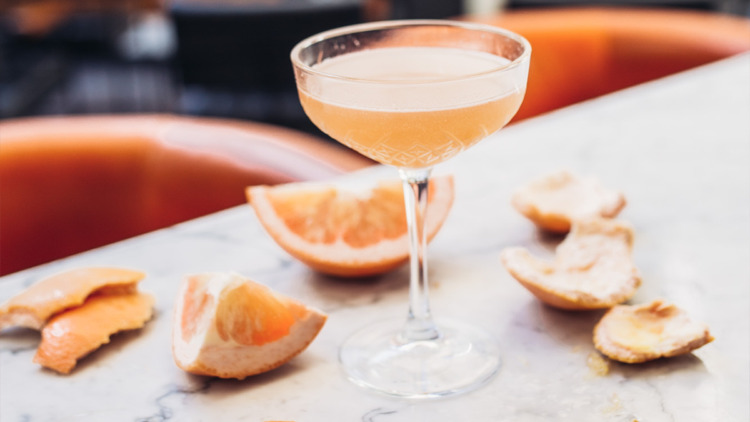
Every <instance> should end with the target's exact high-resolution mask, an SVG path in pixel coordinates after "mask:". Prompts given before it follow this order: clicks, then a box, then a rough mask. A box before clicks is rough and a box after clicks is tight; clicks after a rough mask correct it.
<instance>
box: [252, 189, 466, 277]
mask: <svg viewBox="0 0 750 422" xmlns="http://www.w3.org/2000/svg"><path fill="white" fill-rule="evenodd" d="M402 189H403V188H402V185H401V182H400V181H398V180H392V181H385V182H380V183H379V184H378V185H377V186H375V187H372V188H360V189H354V190H352V189H344V188H343V187H341V186H337V185H333V184H325V183H291V184H286V185H279V186H274V187H269V186H255V187H249V188H248V189H247V191H246V193H247V198H248V201H249V202H250V204H251V205H252V207H253V209H254V210H255V212H256V214H257V216H258V219H259V221H260V222H261V224H262V225H263V227H264V228H265V229H266V231H267V232H268V234H269V235H270V236H271V237H272V238H273V239H274V241H276V242H277V243H278V244H279V245H280V246H281V247H282V248H283V249H284V250H286V251H287V252H288V253H289V254H290V255H292V256H294V257H295V258H297V259H299V260H300V261H302V262H304V263H305V264H307V265H309V266H310V267H312V268H314V269H316V270H318V271H321V272H324V273H328V274H333V275H338V276H366V275H374V274H380V273H383V272H386V271H389V270H391V269H393V268H395V267H397V266H399V265H401V264H403V263H404V262H406V260H407V259H408V256H409V245H408V240H407V226H406V213H405V210H404V194H403V190H402ZM453 197H454V189H453V178H452V177H451V176H443V177H436V178H433V180H432V181H431V182H430V187H429V191H428V212H427V220H426V225H425V226H426V227H425V229H426V234H427V238H428V240H431V239H432V238H433V237H434V236H435V235H436V234H437V232H438V231H439V230H440V227H441V226H442V224H443V222H444V221H445V219H446V218H447V216H448V212H449V211H450V208H451V206H452V204H453Z"/></svg>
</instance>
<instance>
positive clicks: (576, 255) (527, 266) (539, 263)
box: [501, 218, 641, 310]
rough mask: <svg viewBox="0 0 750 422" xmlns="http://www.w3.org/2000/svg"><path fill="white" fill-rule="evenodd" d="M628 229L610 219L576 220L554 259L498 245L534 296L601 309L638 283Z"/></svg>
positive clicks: (622, 297)
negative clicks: (548, 259) (540, 257)
mask: <svg viewBox="0 0 750 422" xmlns="http://www.w3.org/2000/svg"><path fill="white" fill-rule="evenodd" d="M632 244H633V230H632V228H631V227H630V225H629V224H627V223H625V222H622V221H617V220H610V219H601V218H595V219H589V220H583V221H578V222H576V223H575V224H574V225H573V229H572V230H571V232H570V233H569V234H568V236H567V237H566V238H565V240H564V241H563V242H562V243H561V244H560V245H559V246H558V247H557V250H556V253H555V258H554V261H552V262H547V261H543V260H540V259H538V258H536V257H534V256H533V255H531V254H530V253H529V251H528V250H526V249H524V248H521V247H512V248H507V249H504V250H503V251H502V253H501V260H502V262H503V265H504V266H505V268H506V269H507V270H508V272H509V273H510V274H511V275H512V276H513V277H514V278H515V279H516V280H518V281H519V282H520V283H521V284H522V285H523V286H524V287H526V289H528V290H529V291H530V292H531V293H533V294H534V295H535V296H536V297H537V298H539V300H541V301H543V302H545V303H547V304H548V305H551V306H554V307H557V308H562V309H570V310H584V309H603V308H609V307H612V306H614V305H616V304H618V303H621V302H624V301H625V300H627V299H629V298H630V297H631V296H632V295H633V294H634V293H635V291H636V289H637V288H638V287H639V286H640V284H641V278H640V275H639V272H638V270H637V268H636V267H635V266H634V265H633V262H632V259H631V249H632Z"/></svg>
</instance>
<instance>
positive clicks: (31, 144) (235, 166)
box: [0, 116, 372, 274]
mask: <svg viewBox="0 0 750 422" xmlns="http://www.w3.org/2000/svg"><path fill="white" fill-rule="evenodd" d="M371 164H372V162H371V161H369V160H367V159H365V158H363V157H362V156H360V155H358V154H356V153H354V152H352V151H349V150H347V149H345V148H343V147H340V146H338V145H337V144H335V143H332V142H329V141H326V140H323V139H320V138H317V137H314V136H311V135H307V134H304V133H300V132H297V131H292V130H289V129H284V128H280V127H274V126H269V125H262V124H255V123H246V122H235V121H228V120H219V119H195V118H183V117H176V116H94V117H59V118H27V119H17V120H6V121H3V122H0V274H7V273H11V272H15V271H18V270H21V269H24V268H28V267H30V266H33V265H37V264H41V263H44V262H48V261H51V260H53V259H57V258H61V257H65V256H68V255H71V254H74V253H77V252H81V251H85V250H88V249H91V248H94V247H98V246H102V245H105V244H108V243H112V242H115V241H118V240H122V239H125V238H128V237H132V236H135V235H138V234H142V233H146V232H149V231H152V230H156V229H159V228H162V227H166V226H169V225H172V224H176V223H179V222H182V221H185V220H188V219H192V218H195V217H198V216H201V215H205V214H208V213H211V212H215V211H218V210H221V209H225V208H228V207H231V206H234V205H239V204H242V203H244V202H245V196H244V188H245V186H248V185H255V184H276V183H285V182H291V181H299V180H316V179H326V178H330V177H332V176H336V175H339V174H342V173H345V172H349V171H352V170H356V169H359V168H363V167H366V166H369V165H371Z"/></svg>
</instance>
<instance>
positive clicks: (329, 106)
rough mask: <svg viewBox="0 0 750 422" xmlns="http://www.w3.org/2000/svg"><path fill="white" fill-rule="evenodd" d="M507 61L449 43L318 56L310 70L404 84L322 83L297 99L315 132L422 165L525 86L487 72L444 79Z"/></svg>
mask: <svg viewBox="0 0 750 422" xmlns="http://www.w3.org/2000/svg"><path fill="white" fill-rule="evenodd" d="M507 63H508V60H507V59H504V58H501V57H497V56H494V55H490V54H486V53H478V52H472V51H466V50H461V49H455V48H436V47H398V48H382V49H373V50H366V51H363V52H357V53H352V54H347V55H343V56H339V57H336V58H333V59H330V60H328V61H325V62H323V63H321V64H320V65H318V66H316V70H318V71H320V72H326V73H331V74H336V75H345V76H346V77H349V78H356V79H363V80H372V79H377V80H380V81H395V82H402V83H403V85H405V86H399V87H398V88H396V89H394V88H393V87H388V86H382V85H379V84H377V83H374V84H372V85H371V86H365V87H359V88H353V87H351V86H349V85H348V84H343V85H342V86H337V85H336V84H329V86H328V87H325V86H322V84H321V86H318V87H316V88H319V92H318V93H317V94H311V93H308V92H307V91H306V90H305V89H304V87H300V100H301V102H302V106H303V107H304V109H305V113H307V115H308V117H310V119H311V120H312V121H313V122H314V123H315V124H316V125H317V126H318V127H319V128H320V129H321V130H323V131H324V132H325V133H327V134H328V135H330V136H331V137H332V138H334V139H336V140H337V141H339V142H341V143H342V144H345V145H347V146H349V147H350V148H353V149H355V150H357V151H359V152H360V153H362V154H363V155H366V156H368V157H370V158H372V159H374V160H376V161H378V162H380V163H383V164H390V165H393V166H397V167H408V168H422V167H428V166H432V165H434V164H437V163H440V162H442V161H445V160H447V159H449V158H451V157H453V156H454V155H456V154H458V153H459V152H461V151H463V150H464V149H466V148H468V147H470V146H472V145H474V144H475V143H477V142H479V141H480V140H482V139H484V138H486V137H487V136H488V135H489V134H491V133H493V132H495V131H497V130H498V129H500V128H501V127H503V126H505V125H506V124H507V123H508V121H509V120H510V119H511V118H512V117H513V115H514V114H515V113H516V111H517V110H518V107H519V106H520V104H521V101H522V99H523V93H524V90H523V88H524V87H522V86H521V87H518V89H514V88H515V87H512V86H511V87H508V88H505V89H503V87H501V89H498V81H497V80H496V78H490V77H485V78H477V79H476V80H474V81H471V82H466V81H462V82H461V83H459V84H454V83H451V82H450V79H451V78H456V77H460V76H461V75H467V74H476V73H482V72H487V71H491V70H492V69H493V68H497V67H498V66H503V65H505V64H507ZM428 85H429V86H428ZM427 91H431V92H427ZM424 94H427V95H424ZM488 94H490V95H488ZM477 98H479V101H478V100H477Z"/></svg>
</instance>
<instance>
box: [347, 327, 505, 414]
mask: <svg viewBox="0 0 750 422" xmlns="http://www.w3.org/2000/svg"><path fill="white" fill-rule="evenodd" d="M437 326H438V330H439V333H440V335H439V336H438V338H437V339H435V340H417V341H406V340H405V339H404V337H403V335H402V334H403V328H404V320H388V321H381V322H377V323H375V324H372V325H369V326H366V327H364V328H363V329H361V330H359V331H357V332H355V333H354V334H353V335H352V336H351V337H349V338H348V339H347V340H346V341H345V342H344V344H343V345H342V346H341V349H340V352H339V359H340V360H341V363H342V365H343V366H344V370H345V371H346V373H347V375H348V377H349V379H350V380H351V381H352V382H354V383H355V384H357V385H360V386H362V387H365V388H369V389H372V390H375V391H378V392H380V393H383V394H387V395H390V396H397V397H403V398H415V399H416V398H438V397H446V396H451V395H456V394H461V393H465V392H468V391H471V390H474V389H476V388H478V387H481V386H482V385H484V384H486V383H487V382H488V381H489V380H490V379H492V377H493V376H494V375H495V374H496V373H497V371H498V370H499V369H500V352H499V348H498V345H497V343H496V342H495V340H494V339H493V338H492V337H491V336H490V335H489V334H488V333H486V332H484V331H483V330H481V329H479V328H476V327H474V326H472V325H467V324H464V323H461V322H458V321H444V320H440V321H438V324H437Z"/></svg>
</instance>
